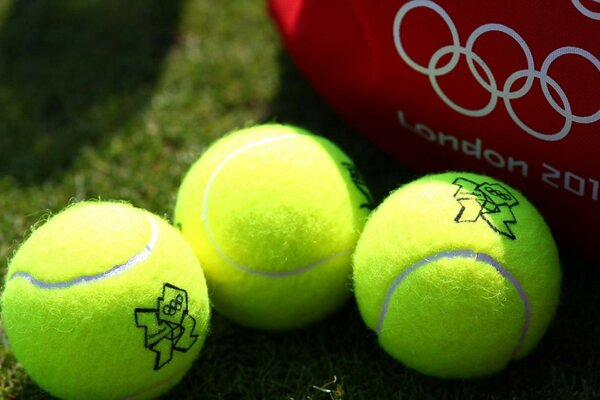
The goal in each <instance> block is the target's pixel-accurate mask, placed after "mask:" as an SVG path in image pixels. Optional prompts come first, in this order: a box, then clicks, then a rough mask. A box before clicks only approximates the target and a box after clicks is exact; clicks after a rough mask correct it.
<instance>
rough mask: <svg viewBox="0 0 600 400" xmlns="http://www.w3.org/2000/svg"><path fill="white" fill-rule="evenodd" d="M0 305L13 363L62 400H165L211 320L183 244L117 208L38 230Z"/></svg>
mask: <svg viewBox="0 0 600 400" xmlns="http://www.w3.org/2000/svg"><path fill="white" fill-rule="evenodd" d="M1 301H2V313H3V315H2V318H3V324H4V329H5V331H6V334H7V336H8V340H9V342H10V346H11V348H12V351H13V353H14V355H15V356H16V358H17V360H18V361H19V362H20V363H21V364H22V365H23V367H24V368H25V370H26V372H27V373H28V374H29V375H30V377H31V378H32V379H33V380H34V381H35V382H36V383H37V384H38V385H39V386H40V387H42V388H43V389H45V390H47V391H48V392H50V393H51V394H52V395H54V396H57V397H60V398H63V399H90V398H91V399H123V398H136V399H144V398H153V397H157V396H159V395H160V394H162V393H164V392H166V391H167V390H168V389H169V388H171V387H172V386H174V385H175V384H177V383H178V382H179V380H181V378H182V377H183V376H184V374H185V373H186V371H187V370H188V368H189V367H190V366H191V364H192V362H193V361H194V359H195V358H196V356H197V354H198V352H199V351H200V348H201V347H202V345H203V342H204V339H205V337H206V334H207V328H208V322H209V314H210V311H209V302H208V295H207V288H206V282H205V280H204V275H203V272H202V270H201V268H200V265H199V263H198V260H197V259H196V257H195V255H194V253H193V251H192V250H191V248H190V247H189V245H188V244H187V242H186V241H185V239H183V237H182V236H181V234H180V233H179V232H178V231H177V230H176V229H175V228H173V227H171V226H170V225H169V224H167V223H166V222H165V221H163V220H162V219H160V218H158V217H156V216H155V215H153V214H150V213H149V212H146V211H143V210H141V209H138V208H134V207H132V206H130V205H127V204H123V203H114V202H82V203H78V204H76V205H73V206H71V207H69V208H67V209H66V210H64V211H62V212H61V213H59V214H57V215H55V216H53V217H52V218H50V219H49V220H48V221H47V222H46V223H44V224H43V225H42V226H41V227H39V228H37V229H35V230H34V231H33V232H32V234H31V235H30V237H29V238H28V239H27V240H26V241H25V242H24V243H23V244H22V245H21V247H20V248H19V249H18V251H17V252H16V254H15V255H14V257H13V258H12V260H11V262H10V265H9V268H8V273H7V275H6V286H5V289H4V293H3V295H2V300H1Z"/></svg>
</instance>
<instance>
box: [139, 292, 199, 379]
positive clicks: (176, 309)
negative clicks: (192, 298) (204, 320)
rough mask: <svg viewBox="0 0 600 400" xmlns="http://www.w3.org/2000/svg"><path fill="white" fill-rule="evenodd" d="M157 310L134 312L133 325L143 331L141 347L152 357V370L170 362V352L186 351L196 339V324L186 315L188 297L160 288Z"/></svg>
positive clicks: (185, 294)
mask: <svg viewBox="0 0 600 400" xmlns="http://www.w3.org/2000/svg"><path fill="white" fill-rule="evenodd" d="M157 303H158V305H157V308H136V309H135V325H136V326H137V327H139V328H144V331H145V338H144V347H146V348H147V349H148V350H150V351H153V352H154V353H156V358H155V360H154V370H159V369H161V368H162V367H163V366H165V365H166V364H168V363H169V362H170V361H171V360H172V359H173V352H174V351H181V352H184V353H185V352H186V351H188V350H189V349H190V348H191V347H192V346H193V345H194V343H196V340H198V335H197V334H196V333H194V329H195V328H196V320H195V319H194V317H192V316H191V315H189V314H188V295H187V292H186V291H185V290H183V289H180V288H178V287H175V286H173V285H171V284H170V283H165V284H164V285H163V293H162V297H158V302H157Z"/></svg>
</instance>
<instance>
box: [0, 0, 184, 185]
mask: <svg viewBox="0 0 600 400" xmlns="http://www.w3.org/2000/svg"><path fill="white" fill-rule="evenodd" d="M181 5H182V1H181V0H174V1H166V2H165V1H161V0H149V1H138V0H135V1H127V2H123V1H119V0H90V1H83V2H82V1H78V0H56V1H44V0H30V1H13V2H12V4H11V5H10V6H9V7H8V9H7V10H6V14H5V15H4V16H3V18H2V16H0V20H2V19H3V23H2V24H1V25H0V175H10V176H12V177H14V178H15V179H16V180H17V181H18V182H20V183H21V184H25V185H27V184H35V183H36V182H40V181H43V180H46V179H48V178H51V177H52V176H54V175H56V174H57V173H58V172H59V171H60V170H61V169H63V168H64V167H67V166H68V165H69V164H70V163H71V162H72V160H73V159H74V158H75V157H76V156H77V153H78V151H79V150H80V149H81V148H82V147H83V146H85V145H86V144H94V143H97V142H98V140H99V139H100V138H102V137H106V136H108V135H110V134H112V133H113V132H115V130H116V129H117V128H118V127H119V126H121V125H122V124H124V123H125V122H126V121H127V120H129V119H130V118H131V117H132V116H133V115H135V114H136V112H137V111H139V110H140V109H141V108H142V107H143V106H144V105H145V104H146V103H147V101H148V99H149V98H150V96H151V94H152V89H153V86H154V84H155V82H156V80H157V79H158V77H159V76H160V72H161V67H162V62H163V59H164V58H165V55H166V53H167V51H168V49H169V47H170V46H171V44H172V43H173V41H174V40H175V35H176V29H177V24H178V20H179V15H180V12H181Z"/></svg>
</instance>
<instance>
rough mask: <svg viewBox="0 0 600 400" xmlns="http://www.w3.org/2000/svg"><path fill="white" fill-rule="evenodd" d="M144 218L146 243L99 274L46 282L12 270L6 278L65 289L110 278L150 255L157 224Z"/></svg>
mask: <svg viewBox="0 0 600 400" xmlns="http://www.w3.org/2000/svg"><path fill="white" fill-rule="evenodd" d="M146 218H147V219H148V221H149V222H150V229H151V234H150V239H149V240H148V243H146V244H145V245H144V247H143V248H142V249H141V250H140V251H139V252H137V253H136V254H134V255H133V256H132V257H130V258H129V259H128V260H127V261H125V262H124V263H121V264H117V265H115V266H113V267H111V268H109V269H108V270H106V271H104V272H101V273H99V274H96V275H81V276H78V277H75V278H73V279H70V280H68V281H58V282H48V281H44V280H41V279H37V278H36V277H35V276H33V275H31V274H30V273H28V272H25V271H16V272H14V273H13V274H12V275H11V276H10V277H9V278H8V281H12V280H13V279H17V278H23V279H25V280H26V281H28V282H29V283H30V284H32V285H33V286H35V287H37V288H40V289H66V288H69V287H72V286H77V285H79V284H87V283H92V282H95V281H99V280H102V279H105V278H110V277H113V276H117V275H120V274H122V273H124V272H126V271H128V270H130V269H131V268H133V267H135V266H136V265H138V264H140V263H142V262H144V261H145V260H146V259H147V258H148V257H149V256H150V254H151V253H152V251H153V250H154V247H155V246H156V242H157V241H158V226H157V224H156V221H154V220H153V219H152V218H151V217H149V216H146Z"/></svg>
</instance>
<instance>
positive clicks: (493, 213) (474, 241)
mask: <svg viewBox="0 0 600 400" xmlns="http://www.w3.org/2000/svg"><path fill="white" fill-rule="evenodd" d="M486 183H487V184H488V185H486ZM485 193H487V195H486V194H485ZM486 196H487V197H486ZM469 252H470V255H467V254H469ZM448 253H450V254H454V255H453V256H448V257H439V256H436V255H439V254H448ZM457 254H458V255H459V256H456V255H457ZM483 259H486V260H488V259H489V260H492V261H490V262H493V263H495V264H496V266H497V268H499V269H500V270H502V271H506V274H507V275H510V276H505V275H503V274H502V273H501V272H500V271H499V269H496V268H494V267H493V266H492V265H491V264H490V262H488V263H486V262H483V261H482V260H483ZM411 267H412V268H411ZM409 268H411V270H410V271H409V273H408V274H406V279H404V280H403V281H402V282H401V283H400V284H398V285H397V286H396V287H394V290H393V291H391V292H390V287H391V285H392V284H393V282H394V281H395V280H397V278H398V276H401V275H402V273H403V272H405V271H407V269H409ZM353 277H354V288H355V294H356V298H357V303H358V306H359V309H360V312H361V315H362V317H363V319H364V320H365V323H366V324H367V325H368V326H369V327H370V328H371V329H373V330H380V332H379V342H380V344H381V346H382V347H383V348H384V349H385V350H386V351H387V352H388V353H390V354H391V355H392V356H394V357H396V358H398V359H399V360H401V361H402V362H404V363H405V364H406V365H408V366H410V367H412V368H415V369H417V370H419V371H421V372H424V373H426V374H430V375H434V376H443V377H474V376H479V375H487V374H490V373H493V372H496V371H498V370H500V369H502V368H503V367H504V366H505V365H506V364H507V363H508V362H509V361H510V359H511V358H517V359H518V358H521V357H523V356H524V355H526V354H527V353H529V352H530V351H531V350H532V348H533V347H534V346H535V344H536V343H537V342H538V341H539V339H540V337H541V336H542V335H543V334H544V332H545V330H546V328H547V326H548V324H549V323H550V321H551V319H552V317H553V315H554V312H555V309H556V306H557V303H558V299H559V292H560V280H561V272H560V265H559V260H558V254H557V250H556V246H555V244H554V240H553V238H552V235H551V233H550V231H549V229H548V227H547V225H546V223H545V222H544V220H543V218H542V217H541V216H540V214H539V213H538V212H537V211H536V210H535V208H534V206H533V205H532V204H531V203H529V202H528V201H527V200H526V199H525V198H524V197H523V196H522V194H521V193H519V192H518V191H516V190H514V189H512V188H510V187H508V186H507V185H505V184H503V183H501V182H498V181H495V180H494V179H492V178H489V177H484V176H481V175H475V174H471V173H462V172H451V173H445V174H439V175H429V176H425V177H423V178H421V179H419V180H416V181H414V182H411V183H409V184H407V185H405V186H403V187H401V188H400V189H398V190H397V191H395V192H393V193H392V194H391V195H390V196H389V197H388V198H387V199H386V200H385V201H384V202H383V203H382V204H381V205H380V206H379V207H378V208H377V209H376V210H375V211H374V212H373V214H372V216H371V218H370V219H369V221H368V223H367V224H366V226H365V230H364V232H363V234H362V236H361V238H360V240H359V243H358V245H357V249H356V252H355V254H354V274H353ZM509 278H510V279H509ZM511 279H512V280H511ZM519 290H522V292H523V293H519ZM386 295H387V296H389V298H388V299H386ZM521 295H523V296H524V298H522V297H521ZM386 301H387V302H388V304H387V305H386V307H387V314H386V315H385V318H384V319H383V321H380V318H381V313H382V307H384V304H385V303H386ZM378 324H380V326H379V327H378ZM521 334H524V337H523V338H521V337H520V335H521ZM520 341H522V343H520ZM515 351H516V353H515V354H513V352H515Z"/></svg>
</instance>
